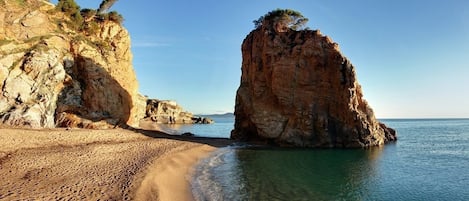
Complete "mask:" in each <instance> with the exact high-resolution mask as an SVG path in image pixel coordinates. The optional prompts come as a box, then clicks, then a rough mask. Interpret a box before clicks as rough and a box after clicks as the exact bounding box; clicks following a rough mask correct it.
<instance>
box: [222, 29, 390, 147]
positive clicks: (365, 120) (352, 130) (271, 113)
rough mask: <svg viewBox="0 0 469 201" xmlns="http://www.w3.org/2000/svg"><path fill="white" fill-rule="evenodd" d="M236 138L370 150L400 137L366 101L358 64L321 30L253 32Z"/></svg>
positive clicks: (237, 113) (246, 55) (245, 54)
mask: <svg viewBox="0 0 469 201" xmlns="http://www.w3.org/2000/svg"><path fill="white" fill-rule="evenodd" d="M242 57H243V62H242V77H241V84H240V87H239V88H238V91H237V95H236V106H235V116H236V119H235V129H234V130H233V131H232V133H231V138H233V139H237V140H243V141H259V140H260V141H266V142H268V143H273V144H277V145H282V146H299V147H370V146H376V145H381V144H384V143H387V142H390V141H394V140H396V135H395V131H394V130H393V129H391V128H387V127H386V126H385V125H384V124H382V123H380V122H379V121H377V120H376V118H375V116H374V114H373V110H372V109H371V108H370V106H369V105H368V104H367V102H366V101H365V100H364V99H363V94H362V90H361V87H360V85H359V84H358V82H357V80H356V76H355V68H354V67H353V65H352V64H351V63H350V61H349V60H347V58H345V57H344V56H343V55H342V54H341V52H340V51H339V48H338V45H337V44H336V43H334V42H333V41H332V40H331V39H330V38H329V37H327V36H323V35H322V34H321V33H320V32H319V31H311V30H304V31H293V30H289V31H286V32H276V31H273V30H268V29H266V28H265V27H259V28H257V29H256V30H254V31H252V32H251V33H250V34H249V35H248V36H247V37H246V39H245V40H244V42H243V44H242Z"/></svg>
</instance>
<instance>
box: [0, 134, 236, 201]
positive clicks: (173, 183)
mask: <svg viewBox="0 0 469 201" xmlns="http://www.w3.org/2000/svg"><path fill="white" fill-rule="evenodd" d="M231 142H232V141H231V140H228V139H217V138H194V137H181V136H171V135H167V134H164V133H162V132H159V131H153V130H142V129H133V130H126V129H109V130H88V129H60V128H58V129H41V130H34V129H11V128H0V177H2V178H5V179H2V180H0V187H1V188H0V199H20V200H24V199H39V200H57V199H102V200H125V199H128V200H153V199H150V198H155V197H156V198H158V199H159V200H163V201H164V200H179V199H182V200H193V195H192V192H191V188H190V181H189V179H188V178H191V174H192V173H193V172H192V171H193V168H194V167H195V165H196V164H197V162H198V161H199V160H200V159H202V158H204V157H207V156H208V155H209V154H210V153H211V152H212V151H214V150H215V149H216V148H217V147H223V146H227V145H229V144H230V143H231ZM181 192H185V193H181ZM174 196H184V197H174Z"/></svg>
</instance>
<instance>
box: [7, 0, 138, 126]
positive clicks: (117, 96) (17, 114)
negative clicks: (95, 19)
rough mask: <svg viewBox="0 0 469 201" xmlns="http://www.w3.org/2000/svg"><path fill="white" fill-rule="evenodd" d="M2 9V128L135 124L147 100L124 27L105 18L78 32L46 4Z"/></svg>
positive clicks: (37, 1)
mask: <svg viewBox="0 0 469 201" xmlns="http://www.w3.org/2000/svg"><path fill="white" fill-rule="evenodd" d="M0 4H2V5H1V7H0V25H2V26H1V29H0V124H2V125H3V126H11V127H27V128H44V127H47V128H50V127H56V126H59V127H84V128H109V127H114V126H116V125H131V126H138V122H139V120H140V119H141V118H143V116H144V115H145V107H144V106H145V103H144V102H143V103H142V100H141V99H139V98H138V96H139V95H138V83H137V79H136V75H135V72H134V70H133V67H132V54H131V51H130V37H129V34H128V32H127V30H125V28H123V27H122V26H121V25H119V24H117V23H114V22H111V21H105V22H100V23H97V26H96V27H95V29H94V30H93V31H94V32H93V33H89V32H83V31H77V30H75V29H72V28H70V27H69V25H70V22H68V21H67V19H66V18H65V17H64V16H63V14H61V13H60V12H54V5H52V4H50V3H49V2H46V1H41V0H27V1H24V2H20V1H10V0H4V1H1V2H0Z"/></svg>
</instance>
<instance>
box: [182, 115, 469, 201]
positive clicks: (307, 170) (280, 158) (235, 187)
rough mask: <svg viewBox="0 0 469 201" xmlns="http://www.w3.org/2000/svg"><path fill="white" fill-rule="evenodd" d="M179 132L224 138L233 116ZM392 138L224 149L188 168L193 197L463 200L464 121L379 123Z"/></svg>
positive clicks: (468, 158) (466, 182)
mask: <svg viewBox="0 0 469 201" xmlns="http://www.w3.org/2000/svg"><path fill="white" fill-rule="evenodd" d="M215 121H217V122H216V123H215V124H213V125H193V126H189V127H185V128H184V129H186V130H185V131H187V132H192V133H195V134H196V135H199V136H210V137H229V132H230V131H231V129H232V128H233V118H225V119H218V120H217V119H215ZM381 121H382V122H384V123H385V124H387V125H388V126H390V127H392V128H394V129H396V130H397V133H398V141H397V142H396V143H392V144H388V145H385V146H383V147H377V148H372V149H366V150H365V149H356V150H355V149H349V150H344V149H275V148H260V147H252V146H232V147H226V148H221V149H218V150H217V151H215V152H214V153H213V154H212V155H211V156H210V157H208V158H206V159H204V160H202V161H201V162H200V163H199V164H198V166H197V167H196V171H195V175H194V178H193V179H192V192H193V194H194V196H195V198H196V200H200V201H202V200H229V201H231V200H269V201H271V200H393V201H394V200H469V119H392V120H389V119H388V120H386V119H385V120H381Z"/></svg>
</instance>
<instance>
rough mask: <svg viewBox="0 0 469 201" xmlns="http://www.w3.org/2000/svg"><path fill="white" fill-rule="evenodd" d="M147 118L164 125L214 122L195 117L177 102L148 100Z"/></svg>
mask: <svg viewBox="0 0 469 201" xmlns="http://www.w3.org/2000/svg"><path fill="white" fill-rule="evenodd" d="M146 118H149V119H151V120H152V121H153V122H155V123H163V124H211V123H214V122H213V120H211V119H209V118H205V117H199V116H194V115H193V114H192V113H190V112H187V111H185V110H184V109H183V108H182V107H181V106H179V105H178V104H177V103H176V102H175V101H170V100H158V99H148V100H147V109H146Z"/></svg>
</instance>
